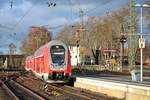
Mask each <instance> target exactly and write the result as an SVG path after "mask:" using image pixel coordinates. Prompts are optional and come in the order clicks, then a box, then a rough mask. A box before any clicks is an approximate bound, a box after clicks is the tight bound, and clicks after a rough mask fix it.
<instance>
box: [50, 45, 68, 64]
mask: <svg viewBox="0 0 150 100" xmlns="http://www.w3.org/2000/svg"><path fill="white" fill-rule="evenodd" d="M50 52H51V59H52V63H53V64H58V65H62V64H64V62H65V48H64V47H63V46H60V45H56V46H52V47H51V49H50Z"/></svg>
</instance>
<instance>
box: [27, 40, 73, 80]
mask: <svg viewBox="0 0 150 100" xmlns="http://www.w3.org/2000/svg"><path fill="white" fill-rule="evenodd" d="M70 59H71V58H70V51H69V49H68V47H67V46H66V45H65V44H64V43H63V42H62V41H58V40H52V41H50V42H49V43H47V44H45V45H44V46H42V47H40V48H39V49H38V50H36V52H35V53H34V55H33V56H28V57H27V58H26V60H25V69H26V70H31V71H33V72H34V73H35V75H36V76H37V77H39V78H42V79H43V80H45V81H47V82H51V81H52V80H53V81H55V82H56V81H68V80H69V79H70V76H71V60H70Z"/></svg>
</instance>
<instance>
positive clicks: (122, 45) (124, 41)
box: [120, 35, 127, 67]
mask: <svg viewBox="0 0 150 100" xmlns="http://www.w3.org/2000/svg"><path fill="white" fill-rule="evenodd" d="M126 41H127V38H126V37H125V35H121V38H120V43H121V59H120V60H121V63H120V64H121V67H122V65H123V62H124V43H126Z"/></svg>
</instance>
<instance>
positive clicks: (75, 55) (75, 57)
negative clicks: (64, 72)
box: [69, 46, 80, 66]
mask: <svg viewBox="0 0 150 100" xmlns="http://www.w3.org/2000/svg"><path fill="white" fill-rule="evenodd" d="M69 49H70V54H71V65H73V66H75V65H77V63H78V64H79V63H80V57H79V47H78V48H77V47H76V46H69Z"/></svg>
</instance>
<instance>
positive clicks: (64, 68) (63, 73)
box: [49, 46, 71, 81]
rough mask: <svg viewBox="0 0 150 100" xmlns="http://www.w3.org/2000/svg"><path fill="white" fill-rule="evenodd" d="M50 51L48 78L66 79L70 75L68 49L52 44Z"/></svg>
mask: <svg viewBox="0 0 150 100" xmlns="http://www.w3.org/2000/svg"><path fill="white" fill-rule="evenodd" d="M55 47H57V48H55ZM58 48H59V50H58ZM50 53H51V55H50V56H51V60H50V61H51V62H50V72H49V79H50V80H55V81H58V80H62V81H68V80H69V79H70V76H71V61H70V52H69V49H68V48H64V47H63V46H59V47H58V46H52V47H51V50H50Z"/></svg>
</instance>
